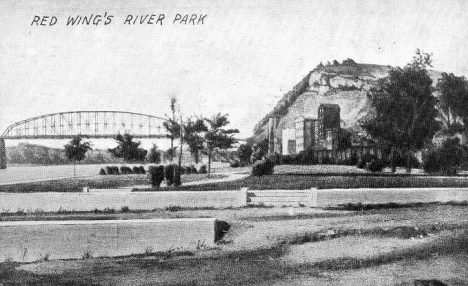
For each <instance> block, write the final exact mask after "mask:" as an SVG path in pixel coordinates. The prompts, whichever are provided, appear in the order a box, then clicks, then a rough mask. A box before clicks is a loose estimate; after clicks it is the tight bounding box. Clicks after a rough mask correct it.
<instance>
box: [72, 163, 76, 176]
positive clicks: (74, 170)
mask: <svg viewBox="0 0 468 286" xmlns="http://www.w3.org/2000/svg"><path fill="white" fill-rule="evenodd" d="M73 177H76V169H75V160H73Z"/></svg>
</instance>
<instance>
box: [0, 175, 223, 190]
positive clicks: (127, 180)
mask: <svg viewBox="0 0 468 286" xmlns="http://www.w3.org/2000/svg"><path fill="white" fill-rule="evenodd" d="M206 177H207V175H204V174H190V175H182V177H181V180H182V183H187V182H193V181H199V180H204V179H206ZM211 177H212V178H223V177H225V175H221V174H213V175H212V176H211ZM138 185H149V181H148V177H147V175H106V176H94V177H84V178H66V179H56V180H49V181H40V182H26V183H17V184H11V185H2V186H0V192H9V193H32V192H81V191H82V190H83V187H84V186H88V187H89V188H91V189H112V188H122V187H132V186H138Z"/></svg>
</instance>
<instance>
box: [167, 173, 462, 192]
mask: <svg viewBox="0 0 468 286" xmlns="http://www.w3.org/2000/svg"><path fill="white" fill-rule="evenodd" d="M243 187H248V188H249V189H252V190H271V189H296V190H304V189H310V188H312V187H315V188H319V189H335V188H434V187H468V177H429V176H406V175H404V176H402V175H395V176H392V175H382V176H378V175H377V176H374V175H372V174H370V175H367V174H364V175H329V174H327V175H308V174H274V175H269V176H262V177H253V176H249V177H247V178H245V179H241V180H235V181H228V182H219V183H206V184H203V185H197V186H180V187H177V188H168V189H167V190H174V191H176V190H181V191H212V190H239V189H240V188H243Z"/></svg>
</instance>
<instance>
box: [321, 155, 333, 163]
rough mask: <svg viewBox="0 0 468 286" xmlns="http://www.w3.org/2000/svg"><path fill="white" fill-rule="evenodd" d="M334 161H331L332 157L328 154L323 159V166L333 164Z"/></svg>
mask: <svg viewBox="0 0 468 286" xmlns="http://www.w3.org/2000/svg"><path fill="white" fill-rule="evenodd" d="M332 163H333V162H332V159H330V157H328V154H326V155H325V156H323V157H322V164H323V165H329V164H332Z"/></svg>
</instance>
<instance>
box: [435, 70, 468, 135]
mask: <svg viewBox="0 0 468 286" xmlns="http://www.w3.org/2000/svg"><path fill="white" fill-rule="evenodd" d="M437 89H438V90H439V92H440V96H439V110H440V111H441V118H442V122H443V124H444V131H445V133H446V134H447V135H450V136H452V135H454V134H455V133H457V132H461V131H463V126H462V124H461V122H463V124H464V127H465V129H466V131H468V128H467V126H468V82H467V80H466V79H465V77H463V76H461V77H457V76H455V75H454V74H452V73H450V74H447V73H442V77H441V78H440V79H439V81H438V82H437ZM460 121H461V122H460Z"/></svg>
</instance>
